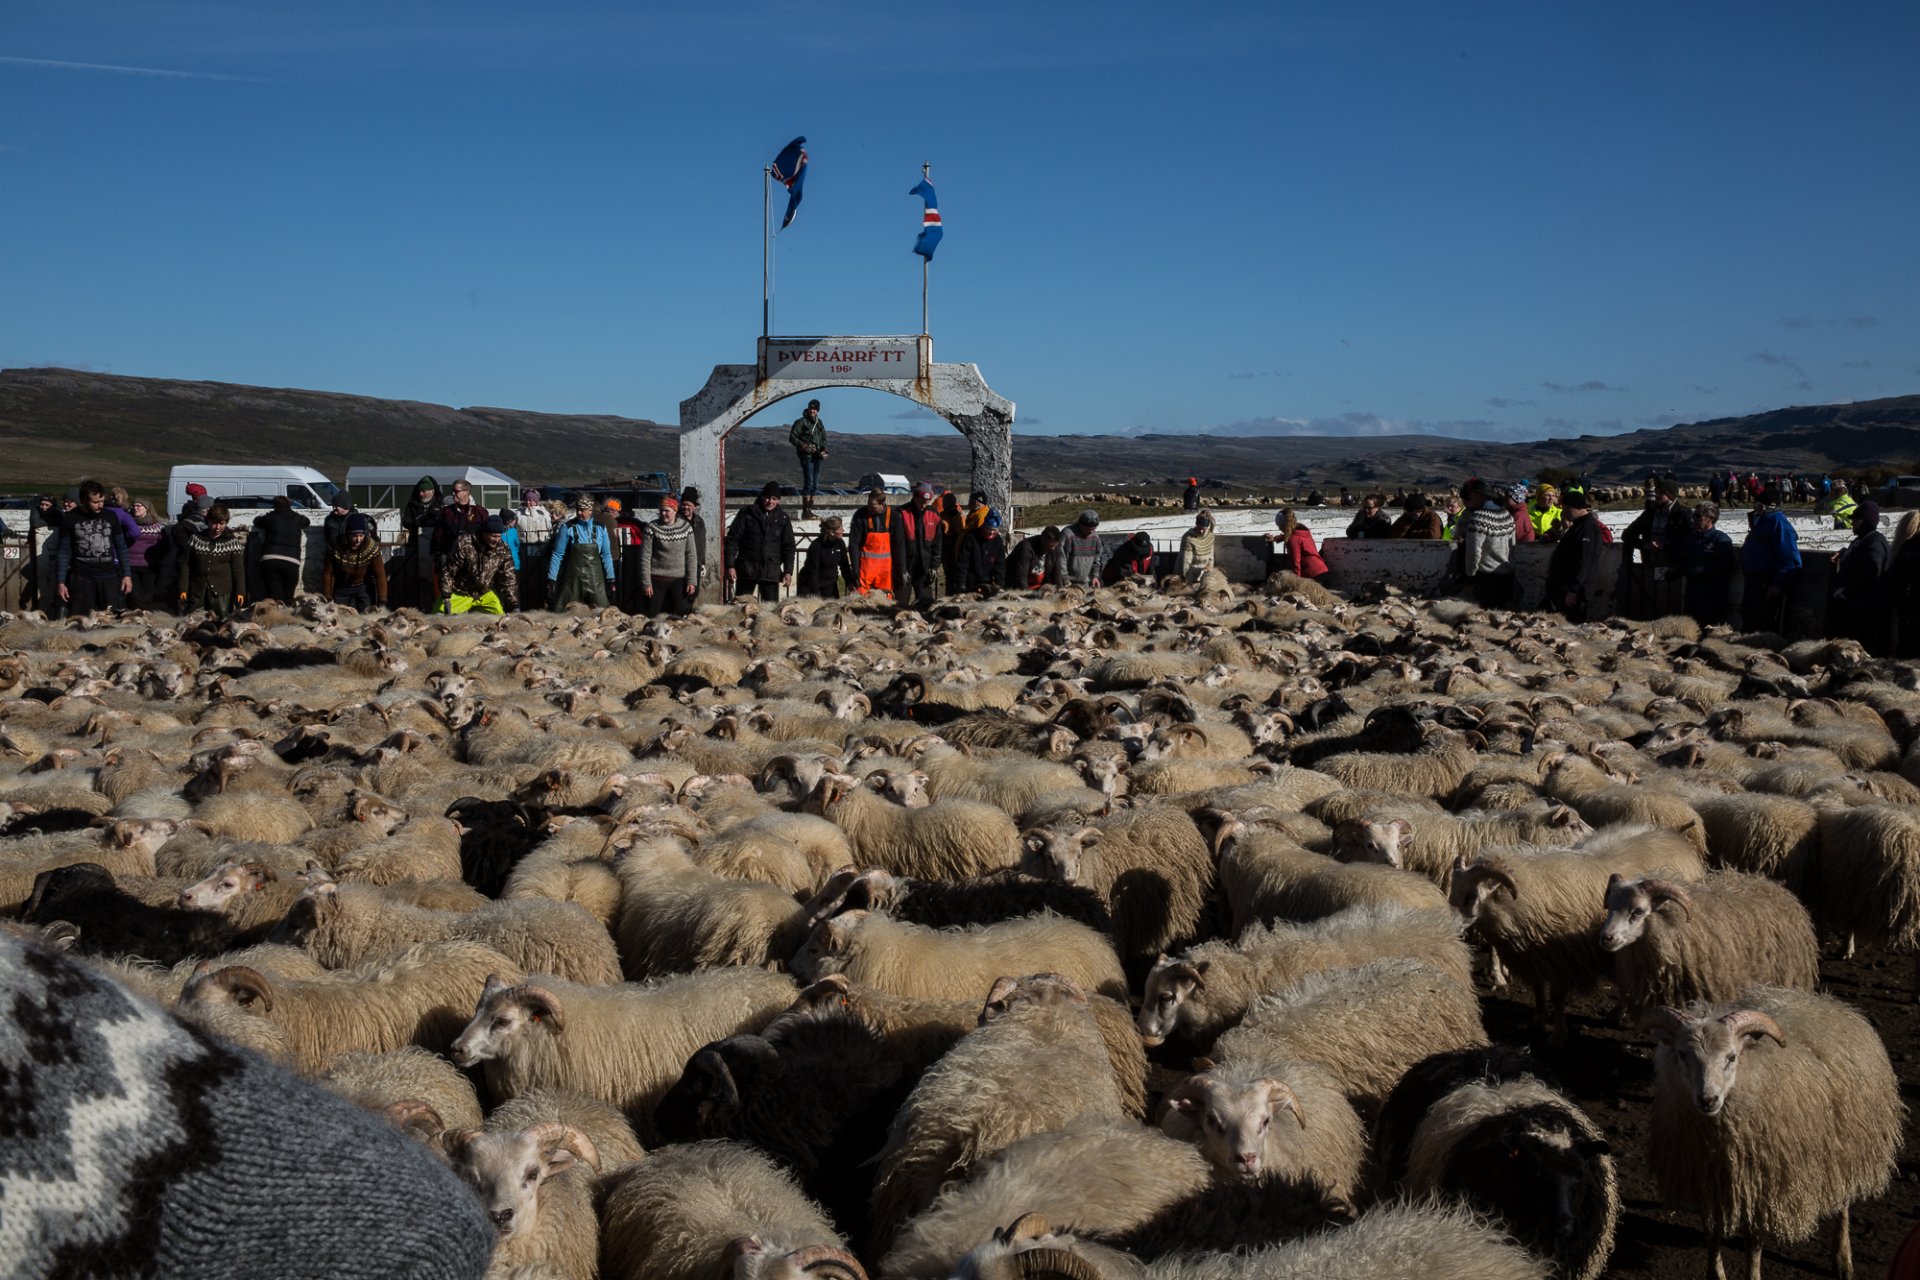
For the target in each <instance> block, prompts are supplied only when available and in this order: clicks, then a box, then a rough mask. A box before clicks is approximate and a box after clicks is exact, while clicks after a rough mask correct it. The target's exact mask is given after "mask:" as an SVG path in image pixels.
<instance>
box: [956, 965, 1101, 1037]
mask: <svg viewBox="0 0 1920 1280" xmlns="http://www.w3.org/2000/svg"><path fill="white" fill-rule="evenodd" d="M1086 1003H1087V993H1086V992H1084V991H1082V990H1081V989H1080V986H1079V984H1078V983H1076V982H1074V981H1073V980H1072V979H1070V978H1066V977H1063V976H1061V975H1060V974H1057V973H1030V974H1027V975H1026V976H1025V977H1021V978H996V979H994V983H993V988H992V989H991V990H990V991H988V992H987V1002H986V1004H984V1005H982V1006H981V1008H980V1020H979V1025H980V1026H983V1027H984V1026H986V1025H987V1024H988V1023H991V1022H998V1021H999V1020H1000V1019H1001V1018H1004V1017H1005V1016H1006V1015H1007V1013H1008V1012H1009V1011H1011V1010H1013V1009H1015V1008H1018V1007H1019V1006H1020V1005H1023V1004H1024V1005H1036V1006H1045V1005H1059V1004H1071V1005H1076V1006H1079V1007H1082V1008H1084V1007H1085V1006H1086Z"/></svg>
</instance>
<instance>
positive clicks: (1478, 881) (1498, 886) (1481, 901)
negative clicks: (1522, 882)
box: [1447, 858, 1519, 925]
mask: <svg viewBox="0 0 1920 1280" xmlns="http://www.w3.org/2000/svg"><path fill="white" fill-rule="evenodd" d="M1501 894H1505V895H1507V896H1508V897H1509V898H1512V897H1517V896H1518V894H1519V889H1518V887H1517V886H1516V885H1515V884H1514V882H1513V877H1512V876H1511V875H1509V874H1508V873H1507V872H1506V871H1505V870H1504V869H1503V868H1501V867H1499V866H1497V865H1495V864H1493V863H1491V862H1488V861H1487V860H1486V859H1484V858H1482V859H1480V860H1478V861H1476V862H1474V863H1473V864H1472V865H1471V866H1469V865H1468V863H1467V860H1466V859H1465V858H1455V859H1454V860H1453V884H1452V886H1451V888H1450V889H1449V890H1448V893H1447V898H1448V901H1449V902H1450V903H1451V904H1452V906H1453V909H1454V910H1455V911H1457V912H1458V913H1459V914H1460V915H1461V917H1462V918H1464V919H1465V920H1466V922H1467V923H1468V924H1470V925H1472V924H1478V923H1479V922H1480V918H1481V916H1483V915H1484V914H1486V911H1487V908H1488V906H1489V905H1491V904H1492V903H1493V902H1494V901H1495V900H1496V899H1498V898H1499V896H1500V895H1501Z"/></svg>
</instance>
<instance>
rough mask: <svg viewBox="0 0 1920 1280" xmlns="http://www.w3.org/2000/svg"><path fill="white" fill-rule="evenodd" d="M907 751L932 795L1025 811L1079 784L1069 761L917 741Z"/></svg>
mask: <svg viewBox="0 0 1920 1280" xmlns="http://www.w3.org/2000/svg"><path fill="white" fill-rule="evenodd" d="M912 754H913V755H914V756H915V766H916V767H917V768H919V769H921V770H922V771H924V772H925V773H926V775H927V794H928V795H929V796H931V797H932V798H933V799H935V800H979V801H982V802H984V803H986V804H990V805H993V806H994V807H995V808H998V809H1000V810H1001V811H1002V812H1004V813H1011V814H1023V813H1026V812H1027V811H1028V810H1029V809H1032V808H1033V807H1034V806H1035V805H1037V804H1039V803H1041V802H1042V801H1044V800H1046V799H1047V798H1048V797H1049V796H1050V795H1053V794H1056V793H1058V792H1063V791H1066V792H1071V791H1075V790H1077V789H1078V788H1079V787H1080V785H1081V779H1080V775H1079V774H1078V773H1077V772H1076V771H1075V770H1074V769H1073V767H1072V766H1070V765H1065V764H1060V763H1058V762H1055V761H1051V760H1036V759H1034V758H1032V757H1031V756H993V757H986V758H980V757H976V756H973V755H970V754H968V753H966V752H963V751H958V750H955V749H954V748H952V747H950V746H947V745H946V744H944V743H940V742H924V743H921V744H919V745H918V746H917V749H916V750H914V751H913V753H912Z"/></svg>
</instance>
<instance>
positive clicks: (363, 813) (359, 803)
mask: <svg viewBox="0 0 1920 1280" xmlns="http://www.w3.org/2000/svg"><path fill="white" fill-rule="evenodd" d="M347 815H348V816H349V817H351V818H352V819H353V820H354V821H355V822H361V823H365V824H366V825H367V826H368V827H370V828H371V829H373V830H374V831H377V832H379V834H380V838H381V839H385V838H386V837H387V836H390V835H392V834H393V833H394V829H395V828H397V827H398V826H399V825H400V824H401V823H403V822H405V821H406V820H407V811H406V810H405V809H402V808H401V807H400V806H399V805H397V804H394V803H392V802H391V801H388V800H383V799H381V798H380V797H379V796H377V795H374V794H373V793H372V792H370V791H360V790H357V789H356V790H353V791H349V792H348V793H347Z"/></svg>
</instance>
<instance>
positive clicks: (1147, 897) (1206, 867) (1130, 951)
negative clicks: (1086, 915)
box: [1020, 805, 1214, 971]
mask: <svg viewBox="0 0 1920 1280" xmlns="http://www.w3.org/2000/svg"><path fill="white" fill-rule="evenodd" d="M1024 843H1025V848H1026V854H1025V856H1024V857H1023V858H1022V859H1021V864H1020V865H1021V870H1023V871H1025V872H1027V873H1029V874H1031V875H1038V876H1046V877H1048V878H1051V879H1054V880H1059V881H1061V882H1063V883H1066V884H1074V885H1084V886H1086V887H1087V888H1089V889H1092V890H1093V891H1094V892H1095V893H1098V894H1100V895H1101V896H1102V897H1104V898H1105V899H1106V900H1107V902H1108V903H1109V904H1110V906H1111V908H1112V911H1113V936H1114V946H1115V947H1116V948H1117V949H1118V950H1119V952H1120V955H1121V957H1122V959H1123V960H1125V961H1127V962H1129V963H1130V964H1132V965H1133V966H1135V967H1136V968H1138V969H1141V970H1143V971H1144V969H1145V968H1146V966H1147V965H1148V964H1149V963H1150V962H1151V961H1150V957H1152V956H1154V955H1156V954H1159V953H1161V952H1164V951H1165V950H1166V949H1167V948H1168V947H1171V946H1175V945H1177V944H1179V943H1181V942H1186V941H1191V940H1193V939H1195V938H1198V937H1200V936H1202V934H1203V932H1204V926H1205V924H1206V920H1207V914H1208V905H1209V902H1210V900H1211V898H1212V896H1213V890H1214V865H1213V855H1212V853H1211V851H1209V850H1208V848H1207V842H1206V840H1205V838H1204V837H1202V836H1201V834H1200V830H1199V828H1197V827H1195V826H1194V825H1193V819H1191V818H1189V817H1188V816H1187V815H1186V814H1185V813H1184V812H1182V811H1181V810H1179V809H1177V808H1174V807H1173V806H1171V805H1147V806H1144V807H1142V808H1138V809H1130V810H1127V811H1125V812H1124V813H1121V814H1117V815H1115V816H1114V817H1111V818H1104V819H1102V820H1101V821H1100V822H1099V823H1098V824H1097V825H1094V826H1090V827H1089V826H1079V825H1073V826H1064V827H1052V828H1045V829H1040V830H1033V831H1028V832H1027V833H1026V835H1025V837H1024Z"/></svg>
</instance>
